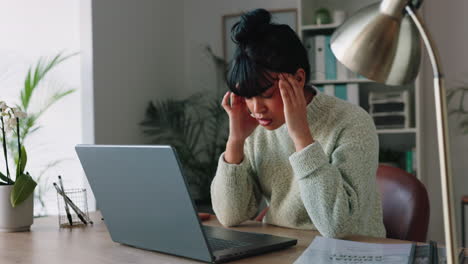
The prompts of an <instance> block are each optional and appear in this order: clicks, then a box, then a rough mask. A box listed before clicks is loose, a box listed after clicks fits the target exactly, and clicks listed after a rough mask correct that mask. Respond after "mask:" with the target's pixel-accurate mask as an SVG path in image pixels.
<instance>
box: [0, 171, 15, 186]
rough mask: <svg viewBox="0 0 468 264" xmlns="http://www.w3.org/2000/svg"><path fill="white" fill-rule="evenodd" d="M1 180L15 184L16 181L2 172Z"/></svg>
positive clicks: (0, 173) (0, 174)
mask: <svg viewBox="0 0 468 264" xmlns="http://www.w3.org/2000/svg"><path fill="white" fill-rule="evenodd" d="M0 180H2V181H4V182H6V184H13V183H15V182H14V181H13V180H12V179H10V178H8V177H7V176H6V175H5V174H3V173H2V172H0Z"/></svg>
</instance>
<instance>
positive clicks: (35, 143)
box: [0, 0, 82, 213]
mask: <svg viewBox="0 0 468 264" xmlns="http://www.w3.org/2000/svg"><path fill="white" fill-rule="evenodd" d="M0 35H1V36H2V37H1V39H2V40H1V41H0V58H1V59H0V90H1V94H0V100H6V101H7V102H9V103H12V104H13V103H18V98H19V91H20V89H21V87H22V86H23V83H24V78H25V76H26V72H27V70H28V67H29V66H30V65H31V64H35V63H36V62H37V60H38V59H39V57H41V56H54V55H56V53H58V52H59V51H65V52H66V53H72V52H78V51H79V50H80V45H79V43H80V41H79V34H78V0H71V1H63V0H43V1H30V0H29V1H28V0H16V1H9V0H0ZM79 67H80V57H79V56H75V57H74V58H72V59H70V60H68V61H67V62H65V63H63V64H61V65H60V66H58V67H57V68H56V70H54V71H52V72H50V75H49V78H47V79H46V80H45V82H44V86H42V87H40V88H38V90H37V91H38V92H39V93H38V94H35V96H34V98H33V101H36V99H40V98H39V97H40V95H41V94H43V93H41V92H40V90H41V89H42V88H46V86H48V85H63V87H64V88H76V89H78V91H77V92H76V93H74V94H72V95H70V96H68V97H66V98H65V99H63V100H62V101H60V102H59V103H58V104H56V105H55V106H53V107H52V108H50V109H49V111H48V112H46V114H45V115H44V116H43V117H42V118H41V119H39V123H40V124H41V126H42V129H41V130H39V131H38V133H37V134H35V135H33V136H32V137H31V138H29V140H27V141H26V142H25V145H26V148H27V150H28V163H29V164H28V166H27V168H26V169H27V170H28V171H29V172H30V173H31V175H33V176H38V174H39V173H40V171H41V169H42V168H43V167H44V166H45V165H46V164H47V163H49V162H51V161H54V160H57V159H66V160H67V161H65V162H64V163H62V164H61V165H60V166H57V167H55V169H54V170H51V171H50V172H49V174H48V175H49V176H50V177H51V178H50V179H51V180H52V181H56V180H57V179H56V177H57V175H58V174H62V175H63V177H64V180H65V184H66V187H68V188H72V187H73V188H77V187H81V186H82V182H81V174H80V173H79V166H80V165H79V163H78V161H77V160H76V158H75V153H74V149H73V146H74V145H75V144H76V143H79V142H80V141H81V122H80V120H81V112H80V91H79V88H80V85H81V84H80V68H79ZM0 170H2V171H5V168H4V161H3V157H1V158H0ZM41 184H45V182H41ZM46 186H49V187H50V186H51V183H48V184H47V185H46ZM52 189H53V188H52ZM52 189H50V190H49V192H48V193H47V195H46V200H47V202H48V206H47V209H48V213H55V212H56V211H57V202H56V195H55V190H52ZM36 208H37V207H36Z"/></svg>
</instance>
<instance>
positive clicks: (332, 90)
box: [298, 0, 421, 178]
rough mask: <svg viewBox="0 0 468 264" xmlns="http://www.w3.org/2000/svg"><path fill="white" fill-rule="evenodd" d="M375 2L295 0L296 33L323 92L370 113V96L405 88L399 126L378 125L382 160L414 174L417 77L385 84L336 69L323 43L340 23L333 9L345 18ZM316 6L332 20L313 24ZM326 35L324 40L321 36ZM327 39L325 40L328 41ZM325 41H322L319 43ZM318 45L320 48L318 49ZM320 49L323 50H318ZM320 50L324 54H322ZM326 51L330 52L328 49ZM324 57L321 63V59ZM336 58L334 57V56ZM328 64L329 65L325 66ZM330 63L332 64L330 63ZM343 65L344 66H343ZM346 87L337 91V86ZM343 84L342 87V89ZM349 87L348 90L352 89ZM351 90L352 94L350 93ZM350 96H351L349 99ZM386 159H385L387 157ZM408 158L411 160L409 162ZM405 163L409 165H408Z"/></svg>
mask: <svg viewBox="0 0 468 264" xmlns="http://www.w3.org/2000/svg"><path fill="white" fill-rule="evenodd" d="M372 3H376V1H375V0H373V1H371V0H349V1H342V0H298V15H299V26H298V34H299V36H300V38H301V40H302V41H303V43H304V46H306V48H307V49H308V56H309V61H310V62H311V81H310V84H313V85H315V86H317V87H319V89H320V90H321V91H322V92H325V93H326V94H330V95H335V96H337V97H340V98H341V99H344V100H348V101H351V102H352V103H356V104H358V105H359V106H361V107H362V108H363V109H365V110H366V111H368V112H370V109H371V106H370V104H369V95H370V94H375V93H380V92H391V91H397V92H398V91H400V92H403V91H408V94H409V95H410V96H409V98H410V99H409V102H408V105H406V106H405V107H408V108H409V112H408V116H405V119H406V120H409V122H405V123H404V124H402V126H401V127H394V128H390V127H385V126H382V125H380V126H378V127H377V134H378V137H379V145H380V146H379V147H380V157H381V158H383V159H384V160H382V161H381V162H386V163H393V164H394V165H396V166H398V167H400V168H402V169H406V170H409V171H410V172H412V173H414V174H416V175H417V177H418V178H420V175H419V174H418V171H420V168H421V158H420V156H421V144H420V141H421V133H420V123H421V122H420V118H421V117H420V105H419V103H420V81H419V78H418V79H417V80H416V81H415V82H414V83H412V84H409V85H404V86H397V87H395V86H387V85H384V84H379V83H376V82H373V81H371V80H368V79H365V78H363V77H362V76H357V75H356V74H355V73H352V72H350V71H348V70H347V69H346V72H345V73H344V70H343V69H339V68H340V67H341V66H342V65H340V63H339V62H335V63H336V66H334V64H333V63H330V56H329V54H328V56H327V53H326V52H327V50H326V48H327V47H326V45H327V44H328V43H329V40H326V37H322V36H331V34H333V32H334V31H335V30H336V29H337V28H338V27H339V26H340V24H341V22H340V21H338V22H333V12H334V11H335V10H341V11H344V12H345V13H346V17H348V16H349V15H351V14H353V13H354V12H356V11H357V10H359V9H360V8H362V7H365V6H367V5H369V4H372ZM319 8H326V9H328V10H329V11H330V14H331V17H332V23H330V24H323V25H316V24H314V11H315V10H317V9H319ZM324 38H325V41H323V39H324ZM327 41H328V43H327ZM322 42H324V43H322ZM317 47H319V49H317ZM320 48H322V49H320ZM321 52H323V53H324V54H321ZM328 52H329V51H328ZM333 58H334V56H333ZM322 59H323V61H324V62H323V63H322V62H321V60H322ZM335 60H336V59H335ZM327 63H328V65H327ZM330 64H331V65H332V66H330ZM330 67H331V68H332V69H333V67H336V72H331V74H330V72H329V69H330ZM343 67H344V66H343ZM337 87H340V89H345V90H346V93H347V94H346V96H345V97H344V98H342V97H343V96H342V95H340V94H343V92H340V94H338V92H337V91H338V88H337ZM343 87H344V88H343ZM350 87H351V88H352V89H351V88H350ZM350 93H354V94H350ZM350 98H351V99H350ZM386 159H387V160H386ZM409 160H411V161H409ZM408 165H409V166H410V167H411V168H408Z"/></svg>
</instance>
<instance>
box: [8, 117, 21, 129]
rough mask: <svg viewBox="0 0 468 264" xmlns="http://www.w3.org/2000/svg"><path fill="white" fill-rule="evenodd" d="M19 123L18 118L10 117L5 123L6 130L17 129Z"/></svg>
mask: <svg viewBox="0 0 468 264" xmlns="http://www.w3.org/2000/svg"><path fill="white" fill-rule="evenodd" d="M17 124H18V122H17V121H16V118H10V119H8V120H7V121H6V124H5V126H6V127H5V129H6V131H12V130H15V129H16V125H17Z"/></svg>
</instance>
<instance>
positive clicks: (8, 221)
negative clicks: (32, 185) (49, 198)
mask: <svg viewBox="0 0 468 264" xmlns="http://www.w3.org/2000/svg"><path fill="white" fill-rule="evenodd" d="M12 189H13V185H0V232H21V231H29V228H30V227H31V225H32V223H33V208H34V207H33V203H34V199H33V197H34V195H33V194H31V195H30V196H29V197H28V198H27V199H26V200H24V201H23V202H22V203H21V204H19V205H18V206H16V207H15V208H13V206H11V202H10V193H11V190H12Z"/></svg>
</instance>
